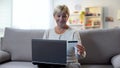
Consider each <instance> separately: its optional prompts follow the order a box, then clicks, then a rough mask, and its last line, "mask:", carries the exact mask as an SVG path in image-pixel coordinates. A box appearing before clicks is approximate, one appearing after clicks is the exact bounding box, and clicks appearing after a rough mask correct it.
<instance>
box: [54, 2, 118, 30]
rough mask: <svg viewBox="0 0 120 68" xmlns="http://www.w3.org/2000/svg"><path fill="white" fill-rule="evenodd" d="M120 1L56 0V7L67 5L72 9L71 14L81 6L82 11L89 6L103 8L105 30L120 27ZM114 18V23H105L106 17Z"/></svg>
mask: <svg viewBox="0 0 120 68" xmlns="http://www.w3.org/2000/svg"><path fill="white" fill-rule="evenodd" d="M119 3H120V0H54V7H55V6H57V5H58V4H66V5H67V6H68V7H69V8H70V12H73V11H74V10H75V8H74V7H75V5H76V4H79V5H80V6H81V10H84V8H85V7H88V6H101V7H103V8H104V10H103V13H104V18H103V19H104V23H103V26H104V28H116V27H120V21H118V20H117V11H118V9H120V6H119ZM108 16H110V17H113V19H114V21H113V22H105V17H108Z"/></svg>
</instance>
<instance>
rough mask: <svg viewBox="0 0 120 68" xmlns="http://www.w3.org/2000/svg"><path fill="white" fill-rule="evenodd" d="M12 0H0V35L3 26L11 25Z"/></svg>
mask: <svg viewBox="0 0 120 68" xmlns="http://www.w3.org/2000/svg"><path fill="white" fill-rule="evenodd" d="M11 11H12V0H0V36H1V35H3V28H5V27H10V26H11V18H12V17H11Z"/></svg>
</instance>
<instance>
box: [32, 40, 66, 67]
mask: <svg viewBox="0 0 120 68" xmlns="http://www.w3.org/2000/svg"><path fill="white" fill-rule="evenodd" d="M66 49H67V41H66V40H48V39H32V63H33V64H53V65H63V66H64V65H66V62H67V57H66V51H67V50H66Z"/></svg>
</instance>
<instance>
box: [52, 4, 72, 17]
mask: <svg viewBox="0 0 120 68" xmlns="http://www.w3.org/2000/svg"><path fill="white" fill-rule="evenodd" d="M59 12H65V13H66V14H67V15H68V16H69V15H70V12H69V8H68V7H67V6H66V5H58V6H57V7H56V8H55V9H54V12H53V16H55V14H56V13H59Z"/></svg>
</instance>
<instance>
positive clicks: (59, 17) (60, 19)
mask: <svg viewBox="0 0 120 68" xmlns="http://www.w3.org/2000/svg"><path fill="white" fill-rule="evenodd" d="M54 18H55V21H56V23H57V26H59V27H64V26H66V23H67V20H68V18H69V16H68V14H66V13H63V12H59V13H56V14H55V15H54Z"/></svg>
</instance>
